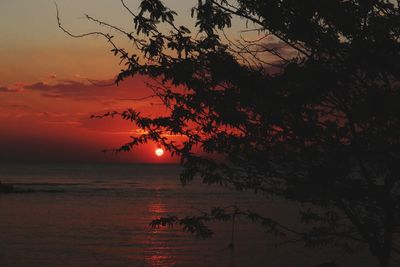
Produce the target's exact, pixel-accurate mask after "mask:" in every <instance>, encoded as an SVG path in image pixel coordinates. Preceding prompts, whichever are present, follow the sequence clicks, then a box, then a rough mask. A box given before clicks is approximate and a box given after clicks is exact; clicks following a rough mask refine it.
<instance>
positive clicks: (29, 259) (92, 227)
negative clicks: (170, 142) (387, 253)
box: [0, 164, 376, 267]
mask: <svg viewBox="0 0 400 267" xmlns="http://www.w3.org/2000/svg"><path fill="white" fill-rule="evenodd" d="M179 172H180V167H179V166H177V165H151V164H147V165H140V164H132V165H127V164H8V165H7V164H1V165H0V180H1V181H3V182H6V183H12V184H14V185H15V186H16V187H17V188H19V189H26V190H34V191H38V192H35V193H29V194H2V195H0V266H7V267H8V266H28V267H29V266H43V267H47V266H49V267H50V266H61V267H63V266H89V267H90V266H96V267H97V266H98V267H103V266H121V267H123V266H139V267H140V266H143V267H147V266H152V267H156V266H159V267H168V266H223V267H226V266H236V267H239V266H272V267H274V266H279V267H281V266H282V267H292V266H293V267H294V266H310V267H313V266H316V265H317V264H319V263H321V262H330V261H332V260H335V261H336V262H337V263H339V266H376V262H375V260H374V259H373V258H371V257H369V256H368V253H366V251H365V248H364V247H358V249H359V251H360V252H358V254H353V255H348V254H345V253H343V252H341V251H340V250H338V249H336V248H324V249H304V248H303V247H302V246H301V245H299V244H295V243H294V244H291V243H288V244H286V245H280V246H277V245H276V244H277V242H278V243H279V242H281V240H277V239H276V238H275V237H273V236H271V235H267V234H265V233H264V230H263V229H262V228H261V227H260V226H259V225H257V224H255V223H252V222H249V221H247V220H244V219H238V220H237V222H236V224H235V228H234V244H235V248H234V250H231V249H229V243H230V242H231V234H232V227H231V223H229V222H228V223H226V222H225V223H224V222H216V223H211V227H212V229H213V230H214V232H215V234H214V236H213V237H212V238H209V239H198V238H196V237H195V236H193V235H191V234H190V233H186V232H183V231H182V229H181V228H180V227H179V225H176V226H174V227H173V228H168V227H161V228H152V227H150V225H149V222H150V221H151V220H153V219H156V218H158V217H166V216H169V215H177V216H185V215H199V214H200V213H201V211H203V210H204V211H209V210H210V209H211V208H212V207H224V206H229V205H237V206H239V207H240V208H243V209H246V208H251V209H252V210H255V211H258V212H260V213H263V214H265V215H268V216H271V217H274V218H277V219H279V220H282V221H286V222H288V223H291V224H292V225H294V226H295V227H296V225H297V224H299V222H297V221H296V220H295V219H293V218H294V216H293V214H294V212H295V211H296V210H297V209H298V208H299V207H298V206H296V205H295V204H288V203H284V202H282V201H277V200H272V199H268V198H266V197H265V196H260V195H255V194H254V193H252V192H237V191H235V190H232V189H230V188H226V187H221V186H207V185H203V184H201V183H200V182H193V183H192V184H190V185H187V186H182V185H181V183H180V181H179ZM52 191H62V192H59V193H55V192H52ZM282 241H284V240H282Z"/></svg>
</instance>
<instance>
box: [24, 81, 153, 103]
mask: <svg viewBox="0 0 400 267" xmlns="http://www.w3.org/2000/svg"><path fill="white" fill-rule="evenodd" d="M23 88H24V89H25V90H28V91H32V92H38V93H40V94H41V96H43V97H46V98H67V99H73V100H76V101H99V100H101V101H103V102H104V101H105V100H107V101H112V100H120V99H124V98H127V99H129V98H132V97H145V96H146V94H147V95H148V94H150V92H151V91H150V90H149V89H148V88H147V86H146V84H145V79H144V78H143V77H135V78H131V79H127V80H126V81H125V82H123V83H121V84H120V85H119V86H117V85H116V84H114V82H113V80H101V81H89V80H88V81H85V82H81V81H71V80H69V81H58V82H57V83H46V82H36V83H33V84H29V85H25V86H24V87H23Z"/></svg>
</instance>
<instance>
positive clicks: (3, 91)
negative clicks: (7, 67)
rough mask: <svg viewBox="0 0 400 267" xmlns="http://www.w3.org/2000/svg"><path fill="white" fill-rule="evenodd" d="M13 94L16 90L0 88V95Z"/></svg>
mask: <svg viewBox="0 0 400 267" xmlns="http://www.w3.org/2000/svg"><path fill="white" fill-rule="evenodd" d="M14 92H17V90H14V89H10V88H8V87H5V86H1V87H0V93H14Z"/></svg>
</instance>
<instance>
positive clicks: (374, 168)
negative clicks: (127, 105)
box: [60, 0, 400, 267]
mask: <svg viewBox="0 0 400 267" xmlns="http://www.w3.org/2000/svg"><path fill="white" fill-rule="evenodd" d="M121 2H122V4H123V6H124V7H125V8H126V10H127V12H129V13H130V14H131V15H132V17H133V24H134V25H133V26H134V30H135V31H134V32H130V31H124V30H122V29H121V28H119V27H115V26H112V25H110V24H107V23H105V22H102V21H99V20H97V19H95V18H93V17H90V16H87V18H88V19H89V20H91V21H94V22H98V23H100V24H101V25H103V26H106V27H111V28H112V29H113V31H116V32H118V33H119V34H121V35H122V36H125V37H127V39H129V40H130V41H131V42H132V43H133V44H134V46H135V51H133V52H129V51H128V50H125V49H123V48H121V47H119V46H118V45H116V42H115V38H114V37H113V36H112V35H110V34H106V33H102V32H93V33H88V34H84V35H73V36H75V37H81V36H85V35H93V34H96V35H102V36H104V37H105V38H107V40H108V41H109V42H110V43H111V45H112V46H113V50H112V51H113V52H114V53H115V55H119V56H120V57H121V60H122V61H123V62H124V63H125V64H126V65H125V68H124V69H123V70H122V71H121V73H120V74H119V75H118V77H117V80H116V82H117V83H119V82H121V81H123V80H124V79H125V78H127V77H130V76H134V75H143V76H148V77H151V78H153V79H154V83H152V84H151V85H150V88H151V89H152V90H153V92H154V95H155V96H158V97H159V98H160V99H161V100H162V101H163V103H164V104H165V106H166V107H167V108H168V110H169V112H168V114H166V115H165V116H158V117H151V118H150V117H145V116H142V115H141V113H140V112H138V111H136V110H132V109H129V110H126V111H124V112H115V113H109V114H105V116H111V115H113V116H114V115H120V116H122V118H124V119H126V120H130V121H132V122H133V123H135V124H136V125H137V126H139V127H140V128H143V129H144V130H146V133H145V134H143V135H141V136H139V137H132V142H130V143H129V144H126V145H124V146H123V147H121V148H120V151H126V150H130V149H131V148H132V147H134V146H136V145H139V144H142V143H146V142H147V141H149V140H152V141H155V142H157V143H158V144H160V145H162V146H164V147H165V148H166V149H167V150H169V151H171V152H172V154H175V155H178V156H179V157H180V158H181V163H182V165H183V167H184V171H183V172H182V175H181V179H182V181H183V182H187V181H190V180H192V179H193V178H194V177H196V176H199V177H201V178H202V179H203V182H204V183H208V184H214V183H216V184H230V185H234V186H235V187H236V188H237V189H239V190H249V189H250V190H255V191H257V192H262V193H265V194H270V195H275V196H279V197H284V198H286V199H289V200H293V201H297V202H302V203H310V204H312V205H314V206H318V207H321V208H322V210H323V211H324V212H313V211H312V210H308V211H306V212H302V213H301V216H302V220H303V221H305V222H310V223H311V222H312V223H313V225H314V226H313V227H312V228H311V230H310V231H308V232H302V233H298V234H299V235H300V236H301V237H302V239H303V240H304V241H305V242H306V244H307V245H309V246H312V245H319V244H325V243H336V244H339V243H340V244H343V245H344V244H346V240H353V241H357V242H364V243H367V244H368V245H369V249H370V251H371V253H372V254H373V255H374V256H376V257H377V259H378V260H379V264H380V266H381V267H385V266H388V265H389V259H390V256H391V254H392V253H399V250H398V247H396V245H399V244H398V243H396V242H398V241H396V238H398V234H399V231H400V212H399V203H400V161H399V160H400V123H399V118H400V87H399V86H400V85H399V80H400V43H399V42H400V16H399V1H397V2H395V1H384V0H347V1H345V0H326V1H318V0H304V1H297V0H286V1H282V0H236V1H228V0H199V1H198V3H197V4H196V5H195V6H194V7H193V9H192V17H193V20H194V23H195V25H194V26H192V27H191V26H188V25H184V26H180V25H177V24H176V23H175V20H174V18H175V17H176V15H177V14H176V13H175V12H174V11H172V10H171V9H169V8H168V7H166V6H165V5H164V4H163V3H162V2H161V1H159V0H141V1H140V7H139V10H138V12H134V11H133V10H131V9H129V8H128V6H127V5H126V3H125V2H124V1H121ZM232 23H238V24H240V23H242V24H243V25H244V24H246V25H247V26H246V27H247V28H246V29H245V30H244V31H242V32H239V33H237V34H236V35H232V34H231V33H230V34H228V33H227V32H226V30H227V29H228V28H230V27H231V25H232ZM161 25H162V27H160V26H161ZM60 27H61V28H62V29H63V30H64V28H63V27H62V25H61V24H60ZM166 28H167V29H166ZM65 31H66V30H65ZM66 32H67V33H68V34H70V33H69V32H68V31H66ZM71 35H72V34H71ZM165 133H168V134H172V135H179V136H183V137H184V141H183V142H181V143H179V142H174V141H173V140H171V139H170V138H168V137H167V136H166V135H164V134H165ZM197 149H200V150H201V153H196V151H197ZM235 214H242V215H245V216H247V217H250V218H252V219H254V220H258V221H261V222H262V223H263V224H264V225H266V226H267V227H269V228H270V229H275V230H277V231H278V232H285V231H286V230H288V229H285V228H284V227H283V226H281V225H279V224H278V223H276V222H274V221H272V220H269V219H267V218H263V217H261V216H259V215H257V214H253V213H251V212H250V211H238V210H235V211H234V212H233V213H229V214H228V213H226V212H225V211H224V210H222V209H221V210H218V209H216V210H213V211H212V213H211V214H209V216H213V217H214V218H215V217H217V218H223V219H224V218H225V219H228V218H231V217H232V216H233V215H235ZM207 216H208V215H207ZM207 216H206V215H204V216H203V217H202V218H203V219H205V218H208V217H207ZM218 216H219V217H218ZM186 219H187V220H190V219H191V218H186ZM174 220H175V219H174ZM192 225H194V228H193V229H195V228H196V224H195V223H193V224H192ZM197 226H199V227H200V228H201V227H202V225H197Z"/></svg>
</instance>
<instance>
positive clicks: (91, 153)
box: [0, 0, 191, 163]
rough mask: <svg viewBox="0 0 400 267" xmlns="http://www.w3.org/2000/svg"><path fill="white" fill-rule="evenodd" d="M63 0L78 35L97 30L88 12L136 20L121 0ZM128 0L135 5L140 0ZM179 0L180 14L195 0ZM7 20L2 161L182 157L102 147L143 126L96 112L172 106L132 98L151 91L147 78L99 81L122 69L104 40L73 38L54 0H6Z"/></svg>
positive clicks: (1, 14) (0, 74)
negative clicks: (111, 150)
mask: <svg viewBox="0 0 400 267" xmlns="http://www.w3.org/2000/svg"><path fill="white" fill-rule="evenodd" d="M56 2H57V4H58V6H59V9H60V13H61V17H62V20H63V25H64V26H65V27H67V28H69V29H70V30H71V31H73V32H76V33H82V32H86V31H89V30H92V29H95V28H97V25H92V24H90V23H89V22H87V21H86V20H85V19H84V18H83V14H85V13H88V14H90V15H92V16H95V17H98V18H101V19H104V20H107V21H110V22H112V23H115V24H116V25H120V26H123V27H126V28H129V27H130V26H131V22H132V20H131V17H130V16H129V14H127V12H125V10H124V9H123V7H122V6H121V4H120V2H119V1H110V0H85V1H80V0H57V1H56ZM126 2H127V3H128V4H129V5H130V6H131V7H132V8H133V9H135V8H136V6H137V2H138V1H129V0H128V1H126ZM176 2H177V1H171V0H170V1H166V3H171V4H172V8H175V9H177V11H179V12H186V13H187V12H188V11H189V10H190V4H191V3H190V2H191V1H179V2H180V4H179V6H177V5H176ZM182 3H183V4H182ZM174 6H175V7H174ZM0 22H1V23H0V32H1V33H2V36H1V42H0V59H1V60H0V147H1V149H0V161H17V162H18V161H58V162H64V161H73V162H82V161H83V162H98V161H100V162H103V161H105V162H109V161H111V162H121V161H123V162H160V163H168V162H173V161H174V159H171V158H170V157H169V155H164V156H163V157H156V156H155V154H154V150H155V149H156V148H157V147H156V146H155V145H154V144H148V145H144V146H141V147H138V148H136V149H135V150H134V151H133V152H131V153H122V154H118V155H115V154H113V153H107V154H104V153H102V152H101V150H103V149H108V148H117V147H119V146H120V145H122V144H124V143H125V142H128V141H129V140H130V138H129V135H132V134H137V133H136V132H137V131H140V129H135V128H134V127H133V125H130V124H129V123H127V122H125V121H122V120H118V119H114V120H112V119H103V120H95V119H90V118H89V117H90V115H91V114H102V113H104V112H106V111H110V110H122V109H125V108H129V107H133V108H137V109H140V110H143V111H145V112H146V111H147V112H148V113H149V114H152V113H154V115H156V114H161V113H162V112H164V111H165V110H163V108H162V107H161V106H160V105H157V103H156V102H157V100H156V99H148V100H145V101H128V100H125V99H128V98H137V97H143V96H147V95H149V94H150V90H149V89H147V88H146V86H145V84H144V83H143V78H141V77H135V78H134V79H131V80H128V81H125V82H123V83H121V84H120V86H118V87H117V86H107V87H104V86H98V84H110V83H112V81H113V77H115V75H116V74H117V73H118V71H119V69H120V68H121V66H119V65H118V62H119V61H118V58H115V57H114V56H113V55H112V53H110V52H109V50H110V47H109V46H108V45H107V44H106V42H104V40H101V39H96V38H86V39H73V38H70V37H68V36H67V35H66V34H65V33H63V32H62V31H61V30H60V29H59V28H58V26H57V21H56V12H55V5H54V1H53V0H35V1H32V0H4V1H1V2H0ZM97 29H98V28H97ZM104 30H106V29H104ZM88 79H90V80H97V82H95V84H92V83H90V82H88Z"/></svg>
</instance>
